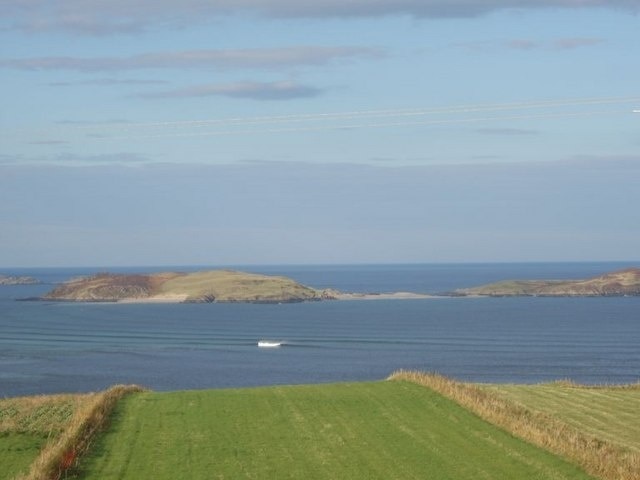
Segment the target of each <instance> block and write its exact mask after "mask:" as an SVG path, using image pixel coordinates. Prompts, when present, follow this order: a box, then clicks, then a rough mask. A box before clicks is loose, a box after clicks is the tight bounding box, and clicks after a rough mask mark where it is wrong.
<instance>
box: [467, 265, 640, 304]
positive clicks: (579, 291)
mask: <svg viewBox="0 0 640 480" xmlns="http://www.w3.org/2000/svg"><path fill="white" fill-rule="evenodd" d="M454 293H455V295H462V296H467V295H480V296H494V297H509V296H548V297H553V296H556V297H562V296H564V297H595V296H623V295H640V268H628V269H626V270H620V271H617V272H611V273H607V274H604V275H600V276H598V277H593V278H589V279H586V280H508V281H504V282H497V283H491V284H488V285H482V286H479V287H473V288H465V289H461V290H456V291H455V292H454Z"/></svg>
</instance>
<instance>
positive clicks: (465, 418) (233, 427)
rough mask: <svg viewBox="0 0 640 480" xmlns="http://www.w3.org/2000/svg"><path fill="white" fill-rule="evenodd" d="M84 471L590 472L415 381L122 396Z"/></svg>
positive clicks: (308, 474)
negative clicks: (500, 427) (503, 429)
mask: <svg viewBox="0 0 640 480" xmlns="http://www.w3.org/2000/svg"><path fill="white" fill-rule="evenodd" d="M79 471H80V474H81V477H82V478H83V479H86V480H92V479H100V480H109V479H123V480H126V479H136V480H138V479H142V478H153V479H154V480H163V479H172V480H173V479H176V478H216V479H242V478H252V479H279V480H280V479H300V478H305V479H310V480H313V479H342V478H354V479H355V478H366V479H384V480H389V479H403V480H404V479H425V478H434V479H439V480H447V479H450V480H456V479H465V480H466V479H470V478H473V479H505V480H506V479H515V478H523V479H524V478H536V479H538V480H551V479H553V480H569V479H573V480H578V479H587V478H591V477H589V476H588V475H586V474H585V473H584V472H582V471H581V470H580V469H579V468H578V467H576V466H575V465H572V464H570V463H568V462H566V461H564V460H562V459H560V458H558V457H556V456H554V455H552V454H550V453H549V452H547V451H545V450H543V449H540V448H537V447H534V446H532V445H530V444H528V443H526V442H523V441H521V440H519V439H517V438H515V437H513V436H511V435H509V434H507V433H506V432H504V431H502V430H500V429H498V428H496V427H495V426H493V425H491V424H489V423H487V422H485V421H483V420H481V419H479V418H478V417H477V416H475V415H473V414H472V413H470V412H469V411H467V410H466V409H464V408H462V407H460V406H459V405H457V404H456V403H455V402H453V401H451V400H449V399H447V398H445V397H443V396H442V395H440V394H438V393H436V392H434V391H432V390H429V389H425V388H422V387H421V386H418V385H414V384H412V383H409V382H384V381H383V382H372V383H355V384H353V383H347V384H333V385H305V386H289V387H264V388H254V389H229V390H209V391H185V392H171V393H153V392H146V393H142V394H137V395H131V396H128V397H127V398H125V399H123V400H122V401H121V402H119V403H118V406H117V407H116V409H115V411H114V414H113V416H112V421H111V423H110V428H109V429H108V431H107V432H106V433H105V434H103V435H101V436H100V439H99V440H98V441H97V442H96V443H95V444H94V445H93V446H92V449H91V451H90V453H89V454H88V455H87V456H86V457H85V460H84V461H83V462H82V463H81V465H80V469H79Z"/></svg>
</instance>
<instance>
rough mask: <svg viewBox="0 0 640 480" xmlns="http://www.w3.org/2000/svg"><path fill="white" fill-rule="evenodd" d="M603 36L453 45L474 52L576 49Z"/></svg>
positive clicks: (517, 39)
mask: <svg viewBox="0 0 640 480" xmlns="http://www.w3.org/2000/svg"><path fill="white" fill-rule="evenodd" d="M604 42H605V40H604V39H603V38H595V37H573V38H556V39H552V40H531V39H525V38H513V39H510V40H478V41H475V42H459V43H454V44H452V45H451V46H452V47H456V48H464V49H467V50H471V51H474V52H479V51H488V50H495V49H501V48H507V49H511V50H522V51H528V50H540V49H544V50H574V49H576V48H585V47H593V46H596V45H600V44H602V43H604Z"/></svg>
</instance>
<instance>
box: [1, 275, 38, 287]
mask: <svg viewBox="0 0 640 480" xmlns="http://www.w3.org/2000/svg"><path fill="white" fill-rule="evenodd" d="M37 283H40V281H39V280H38V279H36V278H33V277H26V276H12V275H0V285H34V284H37Z"/></svg>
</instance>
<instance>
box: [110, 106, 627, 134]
mask: <svg viewBox="0 0 640 480" xmlns="http://www.w3.org/2000/svg"><path fill="white" fill-rule="evenodd" d="M619 113H620V112H619V111H589V112H562V113H546V114H544V113H541V114H523V115H502V116H489V117H471V118H458V119H444V120H423V121H411V122H381V123H357V124H356V123H352V124H343V125H321V126H316V127H285V128H263V129H245V130H213V131H207V132H187V133H169V134H166V133H165V134H153V135H131V136H111V137H107V136H105V137H102V138H101V139H102V140H125V139H126V140H137V139H151V138H184V137H214V136H227V135H249V134H263V133H288V132H316V131H325V130H350V129H362V128H384V127H404V126H419V125H422V126H429V125H433V126H437V125H448V124H464V123H480V122H493V121H498V120H529V119H551V118H566V117H585V116H596V115H611V114H619Z"/></svg>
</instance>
